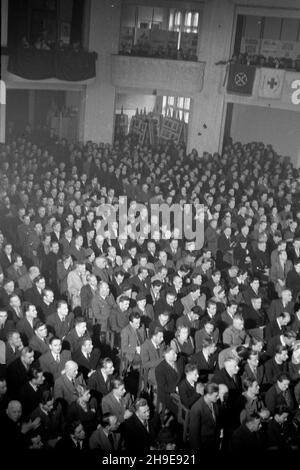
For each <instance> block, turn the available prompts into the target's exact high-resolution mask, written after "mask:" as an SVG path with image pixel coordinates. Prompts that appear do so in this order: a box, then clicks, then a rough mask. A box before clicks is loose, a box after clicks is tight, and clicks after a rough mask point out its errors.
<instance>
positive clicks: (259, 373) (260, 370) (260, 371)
mask: <svg viewBox="0 0 300 470" xmlns="http://www.w3.org/2000/svg"><path fill="white" fill-rule="evenodd" d="M246 378H247V379H255V380H256V381H257V383H258V385H261V384H262V383H263V380H264V366H263V365H260V366H258V367H257V369H256V374H254V372H253V371H252V370H251V369H250V367H249V364H246V365H245V367H244V372H243V375H242V381H243V380H244V379H246Z"/></svg>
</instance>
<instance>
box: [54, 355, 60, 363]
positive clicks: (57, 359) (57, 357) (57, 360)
mask: <svg viewBox="0 0 300 470" xmlns="http://www.w3.org/2000/svg"><path fill="white" fill-rule="evenodd" d="M55 360H56V362H57V363H58V364H59V363H60V357H59V354H56V359H55Z"/></svg>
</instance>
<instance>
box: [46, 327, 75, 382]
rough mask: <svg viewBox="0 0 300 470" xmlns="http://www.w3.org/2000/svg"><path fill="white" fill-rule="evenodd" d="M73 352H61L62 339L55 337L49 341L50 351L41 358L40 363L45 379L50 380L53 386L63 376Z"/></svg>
mask: <svg viewBox="0 0 300 470" xmlns="http://www.w3.org/2000/svg"><path fill="white" fill-rule="evenodd" d="M70 359H71V352H70V351H66V350H64V351H62V350H61V339H59V338H57V337H56V336H53V337H52V338H51V339H50V341H49V351H48V352H46V353H45V354H43V355H42V356H40V357H39V363H40V367H41V369H42V371H43V372H44V373H45V377H46V378H47V379H50V380H49V382H50V383H51V384H52V385H53V384H54V381H55V380H56V379H58V378H59V377H60V376H61V372H62V371H63V370H64V368H65V365H66V362H67V361H70Z"/></svg>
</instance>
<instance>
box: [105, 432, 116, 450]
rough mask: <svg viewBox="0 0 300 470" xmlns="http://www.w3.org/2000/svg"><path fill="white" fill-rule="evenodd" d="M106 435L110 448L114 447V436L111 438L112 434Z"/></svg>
mask: <svg viewBox="0 0 300 470" xmlns="http://www.w3.org/2000/svg"><path fill="white" fill-rule="evenodd" d="M107 437H108V440H109V442H110V445H111V448H112V449H114V448H115V446H114V438H113V436H112V434H109V435H108V436H107Z"/></svg>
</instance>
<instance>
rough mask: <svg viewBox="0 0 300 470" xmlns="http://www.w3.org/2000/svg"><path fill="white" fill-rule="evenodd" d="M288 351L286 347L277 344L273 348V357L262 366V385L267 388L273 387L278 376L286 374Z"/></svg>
mask: <svg viewBox="0 0 300 470" xmlns="http://www.w3.org/2000/svg"><path fill="white" fill-rule="evenodd" d="M287 360H288V349H287V347H286V346H283V345H282V344H279V345H278V346H276V348H275V354H274V357H272V358H271V359H269V360H268V361H267V362H265V364H264V368H265V375H264V383H265V384H266V385H268V386H271V385H273V384H274V383H275V382H276V380H277V377H278V376H279V374H281V373H287V371H288V365H287Z"/></svg>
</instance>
